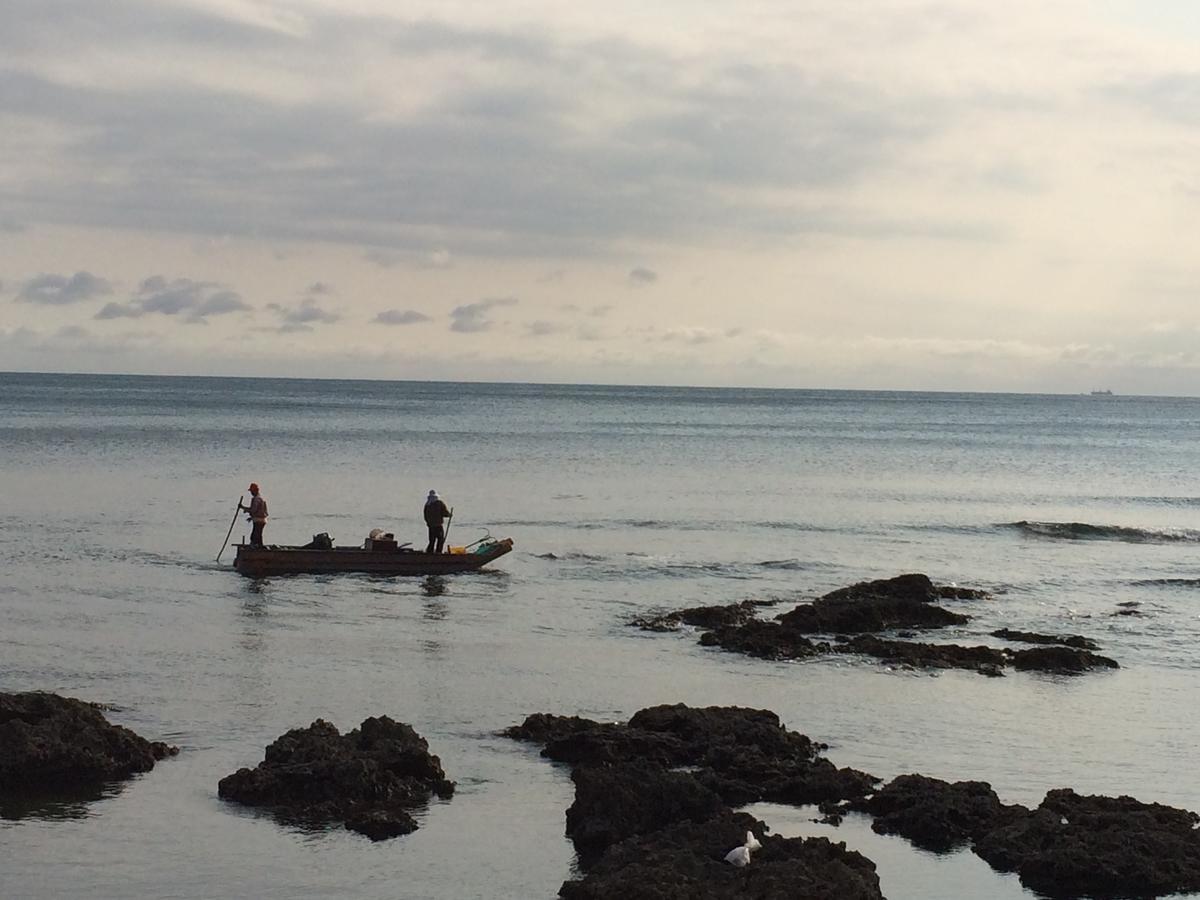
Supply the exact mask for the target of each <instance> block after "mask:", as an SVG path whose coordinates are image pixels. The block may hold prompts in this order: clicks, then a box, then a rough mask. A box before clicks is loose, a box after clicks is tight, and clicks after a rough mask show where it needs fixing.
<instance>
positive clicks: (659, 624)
mask: <svg viewBox="0 0 1200 900" xmlns="http://www.w3.org/2000/svg"><path fill="white" fill-rule="evenodd" d="M778 602H779V601H778V600H743V601H742V602H741V603H732V604H729V605H726V606H693V607H691V608H690V609H679V610H675V611H674V612H669V613H665V614H663V615H661V616H649V617H646V616H642V617H639V618H636V619H634V620H633V621H632V622H630V624H631V625H635V626H637V627H638V628H641V629H643V630H645V631H674V630H675V629H676V628H678V627H679V626H680V625H694V626H696V627H697V628H720V627H722V626H726V625H744V624H746V623H747V622H749V621H751V620H753V619H754V617H755V616H756V615H757V614H758V610H759V609H760V608H761V607H764V606H774V605H775V604H776V603H778Z"/></svg>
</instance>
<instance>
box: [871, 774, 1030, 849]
mask: <svg viewBox="0 0 1200 900" xmlns="http://www.w3.org/2000/svg"><path fill="white" fill-rule="evenodd" d="M849 808H851V809H855V810H858V811H860V812H865V813H869V814H870V815H871V816H873V817H874V822H872V823H871V827H872V828H873V829H874V830H875V831H877V832H879V833H880V834H898V835H900V836H901V837H904V838H907V839H908V840H910V841H912V843H914V844H915V845H916V846H918V847H921V848H922V849H925V850H932V851H934V852H935V853H946V852H948V851H950V850H954V849H957V848H958V847H961V846H962V845H964V844H967V843H969V842H970V841H972V840H975V839H977V838H979V837H981V836H983V835H985V834H987V833H988V832H989V831H991V830H992V829H994V828H996V827H998V826H999V825H1002V824H1004V823H1007V822H1010V821H1012V820H1014V819H1015V818H1016V817H1018V816H1020V815H1027V814H1028V813H1029V810H1028V809H1026V808H1025V807H1023V806H1005V805H1004V804H1003V803H1001V802H1000V798H999V797H997V796H996V792H995V791H993V790H992V787H991V785H989V784H987V783H986V782H983V781H956V782H954V783H953V784H951V783H950V782H947V781H942V780H940V779H937V778H926V777H925V776H924V775H901V776H899V777H898V778H895V779H893V780H892V781H890V782H888V783H887V784H886V785H885V786H884V787H883V788H881V789H880V790H878V791H876V792H875V794H874V795H873V796H871V797H869V798H867V799H866V800H858V801H854V802H853V803H851V804H849Z"/></svg>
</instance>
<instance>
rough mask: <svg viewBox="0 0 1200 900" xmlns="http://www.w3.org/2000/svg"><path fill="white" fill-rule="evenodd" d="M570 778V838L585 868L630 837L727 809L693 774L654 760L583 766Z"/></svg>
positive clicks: (711, 815) (692, 820)
mask: <svg viewBox="0 0 1200 900" xmlns="http://www.w3.org/2000/svg"><path fill="white" fill-rule="evenodd" d="M571 780H572V781H574V782H575V802H574V803H572V804H571V806H570V808H569V809H568V810H567V837H569V838H571V840H572V841H574V843H575V849H576V851H578V853H579V856H580V858H581V860H582V861H583V864H584V865H585V866H586V865H587V863H588V861H589V860H592V859H595V858H596V857H598V856H599V855H600V854H601V853H603V852H604V851H605V850H607V849H608V848H609V847H610V846H612V845H613V844H615V843H617V842H618V841H622V840H624V839H625V838H627V837H632V836H633V835H635V834H645V833H646V832H648V831H656V830H658V829H660V828H663V827H665V826H667V825H672V824H674V823H676V822H680V821H691V822H702V821H704V820H705V819H710V818H712V817H713V816H715V815H718V814H719V813H721V811H722V810H724V809H725V804H724V803H722V802H721V798H720V797H718V796H717V795H716V794H715V793H713V792H712V791H710V790H709V789H708V788H706V787H704V786H703V785H702V784H700V782H699V781H697V780H696V779H695V778H694V777H692V776H691V775H690V774H688V773H686V772H670V771H668V770H666V769H664V768H662V767H661V766H656V765H652V764H645V763H627V764H625V765H621V766H580V767H579V768H577V769H575V770H574V771H573V772H572V773H571ZM739 843H740V842H739ZM731 846H733V845H731Z"/></svg>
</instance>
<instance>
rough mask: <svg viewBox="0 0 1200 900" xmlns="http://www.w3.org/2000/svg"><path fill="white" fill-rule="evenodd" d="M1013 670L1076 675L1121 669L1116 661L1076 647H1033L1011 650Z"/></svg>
mask: <svg viewBox="0 0 1200 900" xmlns="http://www.w3.org/2000/svg"><path fill="white" fill-rule="evenodd" d="M1009 655H1010V656H1011V657H1012V664H1013V668H1015V669H1020V670H1022V671H1038V672H1054V673H1058V674H1062V675H1074V674H1077V673H1079V672H1088V671H1090V670H1092V669H1119V668H1120V666H1119V665H1117V661H1116V660H1115V659H1109V658H1108V657H1107V656H1101V655H1100V654H1098V653H1089V652H1088V651H1087V650H1076V649H1075V648H1074V647H1032V648H1030V649H1028V650H1011V651H1009Z"/></svg>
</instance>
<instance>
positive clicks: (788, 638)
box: [700, 619, 829, 659]
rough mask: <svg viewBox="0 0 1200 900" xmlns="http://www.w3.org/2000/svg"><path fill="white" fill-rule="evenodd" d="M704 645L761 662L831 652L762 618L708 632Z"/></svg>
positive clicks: (799, 633) (702, 642) (826, 646)
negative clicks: (754, 657)
mask: <svg viewBox="0 0 1200 900" xmlns="http://www.w3.org/2000/svg"><path fill="white" fill-rule="evenodd" d="M700 643H701V644H703V645H704V646H706V647H721V648H722V649H724V650H731V651H734V652H737V653H745V654H746V655H747V656H757V657H759V658H760V659H805V658H807V657H810V656H818V655H821V654H824V653H828V652H829V645H828V644H824V643H814V642H813V641H811V640H809V639H808V638H807V637H805V636H804V634H802V633H801V632H799V631H797V630H796V629H794V628H784V627H783V626H782V625H779V624H778V623H775V622H763V621H760V620H758V619H754V620H751V621H749V622H746V623H745V624H744V625H726V626H723V627H721V628H718V629H716V630H715V631H706V632H705V633H704V634H702V635H700Z"/></svg>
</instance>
